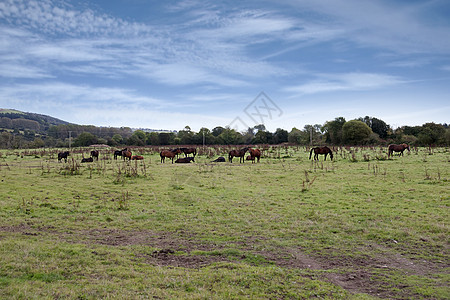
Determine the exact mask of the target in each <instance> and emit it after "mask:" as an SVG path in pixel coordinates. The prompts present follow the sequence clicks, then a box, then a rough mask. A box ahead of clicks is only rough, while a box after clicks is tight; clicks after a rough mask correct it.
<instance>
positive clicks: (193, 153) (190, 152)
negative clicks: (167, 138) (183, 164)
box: [180, 148, 197, 157]
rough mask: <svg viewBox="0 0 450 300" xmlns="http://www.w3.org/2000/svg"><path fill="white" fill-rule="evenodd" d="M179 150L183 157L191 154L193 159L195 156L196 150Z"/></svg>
mask: <svg viewBox="0 0 450 300" xmlns="http://www.w3.org/2000/svg"><path fill="white" fill-rule="evenodd" d="M180 150H181V151H182V152H183V153H184V156H185V157H187V156H188V154H192V155H193V156H194V157H195V155H196V154H197V148H180Z"/></svg>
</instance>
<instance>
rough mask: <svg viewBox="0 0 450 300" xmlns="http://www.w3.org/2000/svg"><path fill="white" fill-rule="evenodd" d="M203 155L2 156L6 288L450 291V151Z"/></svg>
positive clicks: (423, 294)
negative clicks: (189, 159) (187, 159)
mask: <svg viewBox="0 0 450 300" xmlns="http://www.w3.org/2000/svg"><path fill="white" fill-rule="evenodd" d="M198 149H199V151H198V153H197V156H196V157H195V163H189V164H172V163H171V161H170V160H166V163H164V164H162V163H161V162H160V157H159V151H160V149H159V148H158V149H156V148H131V150H132V152H133V155H141V156H143V157H144V159H143V160H132V161H129V160H126V161H123V160H121V159H118V160H114V159H113V151H112V150H113V149H108V150H106V149H102V150H100V154H99V160H98V161H96V160H94V162H92V163H83V164H81V163H80V162H81V159H82V156H84V157H87V156H89V152H90V150H92V149H70V151H71V154H70V156H69V157H68V160H67V163H66V162H64V160H62V161H61V162H58V155H57V154H58V150H56V149H45V150H3V151H0V180H1V181H0V191H1V192H0V266H1V267H0V298H3V299H4V298H12V299H14V298H21V299H24V298H26V299H45V298H59V297H64V298H76V299H95V298H104V297H105V298H106V297H108V298H120V299H124V298H156V299H158V298H159V299H167V298H169V299H170V298H172V299H175V298H182V299H199V298H202V299H230V298H234V299H236V298H253V299H304V298H328V299H349V298H350V299H352V298H354V299H361V298H362V299H378V298H390V299H420V298H422V299H449V298H450V289H449V277H450V276H449V240H448V238H449V204H450V190H449V178H450V168H449V165H450V149H448V148H411V151H410V152H407V151H406V152H405V153H404V156H403V157H398V156H396V155H395V156H393V157H392V158H390V159H388V158H387V149H386V148H385V147H383V148H380V147H376V148H370V147H369V148H332V149H333V153H334V158H333V161H330V159H329V158H328V159H327V160H326V161H323V155H319V159H320V160H319V161H312V160H309V159H308V157H309V154H310V152H309V150H310V148H307V147H287V146H274V147H266V148H264V149H263V151H262V156H261V161H260V163H254V164H252V163H251V162H250V161H246V162H245V163H242V164H240V163H239V160H238V159H235V160H234V161H233V163H229V162H222V163H210V161H212V160H214V159H216V158H217V157H218V156H224V157H228V150H230V149H229V148H226V147H223V148H220V147H215V148H207V149H201V148H198ZM62 150H68V149H59V151H62ZM77 152H78V153H77ZM183 156H184V155H183V154H182V155H181V156H180V157H183Z"/></svg>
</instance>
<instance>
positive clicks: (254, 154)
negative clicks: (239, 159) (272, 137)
mask: <svg viewBox="0 0 450 300" xmlns="http://www.w3.org/2000/svg"><path fill="white" fill-rule="evenodd" d="M248 151H249V152H250V160H251V161H252V163H255V157H256V159H257V162H259V160H260V158H261V151H260V150H259V149H252V148H250V149H248Z"/></svg>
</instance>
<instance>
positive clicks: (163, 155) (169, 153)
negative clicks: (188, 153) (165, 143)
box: [159, 148, 178, 163]
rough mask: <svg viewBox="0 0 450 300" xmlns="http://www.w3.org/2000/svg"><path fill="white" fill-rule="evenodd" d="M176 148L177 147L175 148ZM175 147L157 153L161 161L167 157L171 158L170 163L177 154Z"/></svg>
mask: <svg viewBox="0 0 450 300" xmlns="http://www.w3.org/2000/svg"><path fill="white" fill-rule="evenodd" d="M177 149H178V148H177ZM177 149H173V150H163V151H161V152H160V153H159V156H161V163H164V162H165V160H166V157H167V158H170V159H172V163H173V159H174V157H175V156H176V155H177V154H178V153H177V152H178V151H177Z"/></svg>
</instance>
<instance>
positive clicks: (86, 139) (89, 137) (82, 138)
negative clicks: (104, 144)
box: [73, 132, 98, 147]
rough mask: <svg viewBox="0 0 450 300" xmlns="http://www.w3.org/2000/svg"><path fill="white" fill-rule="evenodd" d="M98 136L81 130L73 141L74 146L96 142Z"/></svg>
mask: <svg viewBox="0 0 450 300" xmlns="http://www.w3.org/2000/svg"><path fill="white" fill-rule="evenodd" d="M97 140H98V138H97V137H96V136H95V135H93V134H92V133H89V132H82V133H81V134H80V135H79V136H77V138H76V139H75V140H74V141H73V146H74V147H81V146H89V145H92V144H96V143H97Z"/></svg>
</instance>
